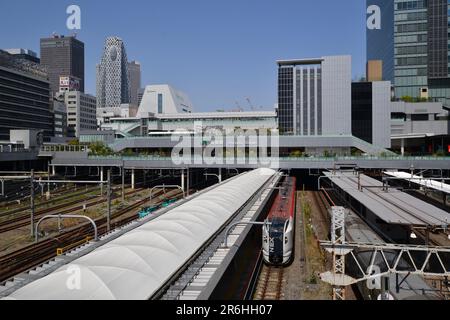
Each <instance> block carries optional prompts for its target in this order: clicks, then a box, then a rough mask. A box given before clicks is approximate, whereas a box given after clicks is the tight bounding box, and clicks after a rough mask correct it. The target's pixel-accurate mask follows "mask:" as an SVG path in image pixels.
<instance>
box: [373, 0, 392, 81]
mask: <svg viewBox="0 0 450 320" xmlns="http://www.w3.org/2000/svg"><path fill="white" fill-rule="evenodd" d="M373 6H376V7H377V8H379V9H380V18H381V21H380V25H379V27H380V29H373V28H370V29H369V26H368V29H367V61H374V60H379V61H382V68H383V69H382V70H383V73H382V75H383V77H382V80H385V81H391V82H392V83H394V0H388V1H386V0H367V8H369V7H373Z"/></svg>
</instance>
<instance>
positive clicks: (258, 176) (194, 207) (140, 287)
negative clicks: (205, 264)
mask: <svg viewBox="0 0 450 320" xmlns="http://www.w3.org/2000/svg"><path fill="white" fill-rule="evenodd" d="M275 173H276V171H274V170H270V169H258V170H254V171H251V172H248V173H245V174H242V175H240V176H237V177H235V178H233V179H231V180H229V181H227V182H225V183H223V184H221V185H219V186H217V187H216V188H214V189H212V190H210V191H208V192H205V193H204V194H201V195H199V196H197V197H196V198H194V199H192V200H191V201H188V202H187V203H185V204H182V205H180V206H179V207H176V208H174V209H173V210H171V211H169V212H167V213H165V214H164V215H162V216H160V217H158V218H156V219H154V220H152V221H150V222H148V223H146V224H144V225H142V226H141V227H138V228H136V229H134V230H133V231H130V232H128V233H126V234H124V235H122V236H120V237H118V238H117V239H115V240H112V241H111V242H109V243H107V244H105V245H103V246H101V247H99V248H97V249H96V250H94V251H93V252H91V253H89V254H87V255H85V256H83V257H81V258H79V259H77V260H75V261H74V262H73V263H71V264H70V265H66V266H64V267H62V268H60V269H58V270H57V271H55V272H53V273H51V274H50V275H48V276H46V277H44V278H42V279H40V280H37V281H34V282H32V283H30V284H28V285H27V286H25V287H23V288H21V289H19V290H18V291H16V292H15V293H13V294H12V295H11V296H10V297H9V298H10V299H24V300H34V299H40V300H41V299H44V300H100V299H101V300H110V299H118V300H129V299H130V300H146V299H150V298H151V297H152V296H153V295H154V294H155V293H156V292H157V291H158V290H159V289H160V288H161V287H162V286H163V285H164V284H165V283H166V282H167V281H168V280H169V279H170V278H172V276H173V275H174V274H176V273H177V272H178V271H179V270H180V269H181V268H182V267H183V266H184V265H185V264H186V262H187V261H188V260H189V259H190V258H191V257H192V256H193V255H194V254H195V253H196V252H197V251H198V250H199V249H201V248H202V247H203V245H204V244H205V242H207V241H208V240H209V239H210V238H211V237H212V236H213V235H215V234H216V233H217V232H218V231H219V230H220V228H221V227H222V226H223V225H224V224H225V223H226V222H227V221H228V220H230V218H231V217H232V216H233V215H234V214H235V213H236V212H237V211H239V209H240V208H241V207H243V206H244V205H245V204H246V203H247V202H248V200H249V199H250V198H251V197H252V196H253V195H255V194H256V193H257V192H258V191H259V190H260V189H262V187H263V186H264V185H265V184H266V182H268V181H269V179H270V178H271V177H272V176H274V175H275Z"/></svg>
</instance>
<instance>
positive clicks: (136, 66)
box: [128, 61, 141, 106]
mask: <svg viewBox="0 0 450 320" xmlns="http://www.w3.org/2000/svg"><path fill="white" fill-rule="evenodd" d="M128 72H129V73H130V103H131V104H133V105H135V106H138V105H139V96H138V95H139V90H140V89H141V64H140V63H139V62H137V61H131V62H130V63H128Z"/></svg>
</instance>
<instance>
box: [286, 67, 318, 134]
mask: <svg viewBox="0 0 450 320" xmlns="http://www.w3.org/2000/svg"><path fill="white" fill-rule="evenodd" d="M278 77H279V84H278V92H279V95H278V97H279V98H278V99H279V101H278V116H279V126H280V130H281V133H282V134H285V135H294V134H295V135H303V136H317V135H319V136H320V135H322V66H321V64H320V63H311V64H299V65H292V66H286V65H281V66H280V67H279V76H278Z"/></svg>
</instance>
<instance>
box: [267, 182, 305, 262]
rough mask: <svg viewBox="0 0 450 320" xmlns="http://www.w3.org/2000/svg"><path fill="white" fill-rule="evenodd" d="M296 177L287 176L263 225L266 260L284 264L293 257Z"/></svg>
mask: <svg viewBox="0 0 450 320" xmlns="http://www.w3.org/2000/svg"><path fill="white" fill-rule="evenodd" d="M296 183H297V181H296V178H294V177H286V178H285V180H284V181H283V183H282V185H281V189H280V190H279V193H278V195H277V196H276V198H275V201H274V203H273V205H272V207H271V209H270V212H269V215H268V217H267V220H266V222H268V224H267V225H265V226H264V227H263V246H262V247H263V257H264V262H265V263H267V264H269V265H274V266H284V265H287V264H289V263H290V262H291V261H292V259H293V253H294V239H295V238H294V237H295V206H296V198H297V196H296V193H297V189H296Z"/></svg>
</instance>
